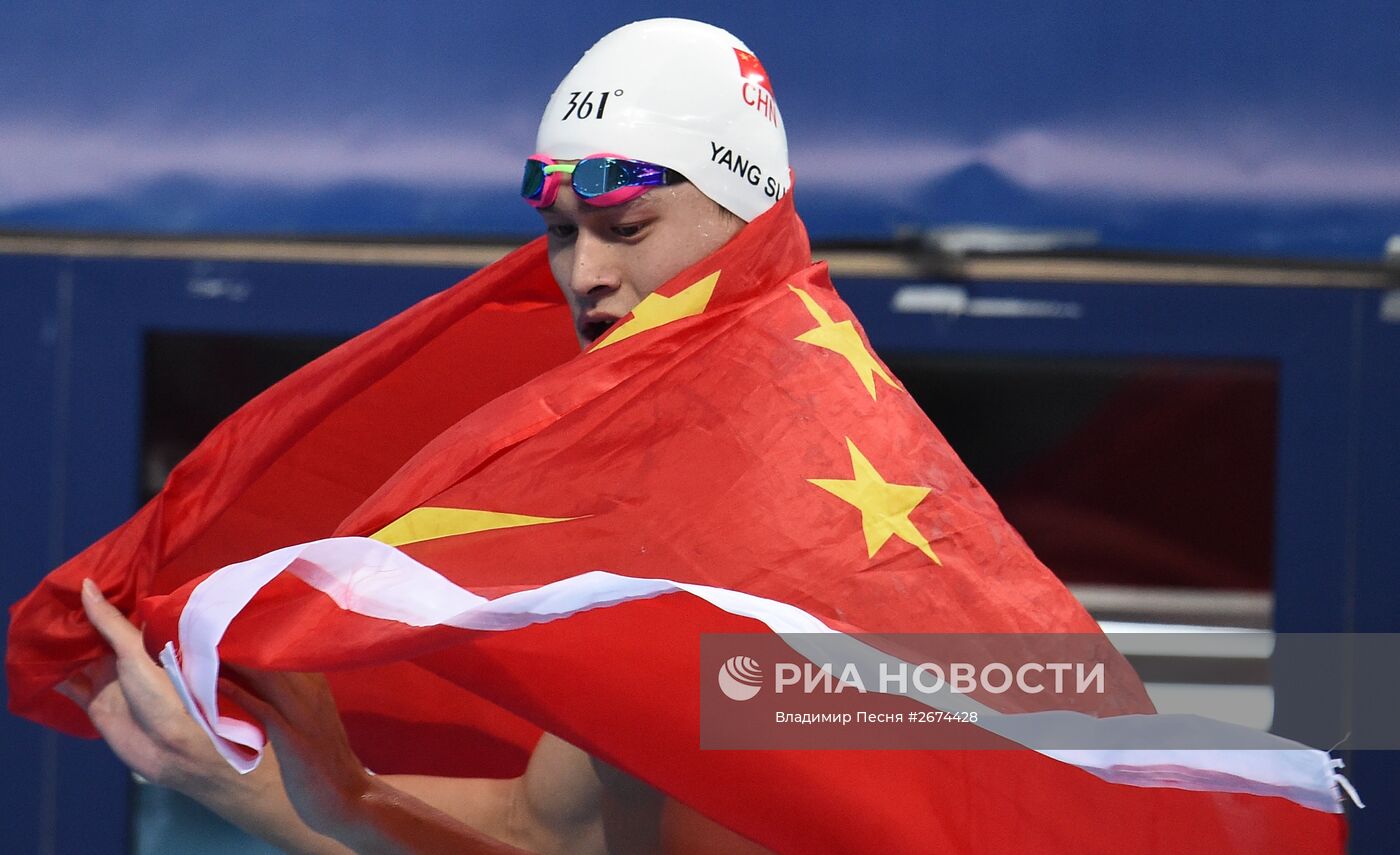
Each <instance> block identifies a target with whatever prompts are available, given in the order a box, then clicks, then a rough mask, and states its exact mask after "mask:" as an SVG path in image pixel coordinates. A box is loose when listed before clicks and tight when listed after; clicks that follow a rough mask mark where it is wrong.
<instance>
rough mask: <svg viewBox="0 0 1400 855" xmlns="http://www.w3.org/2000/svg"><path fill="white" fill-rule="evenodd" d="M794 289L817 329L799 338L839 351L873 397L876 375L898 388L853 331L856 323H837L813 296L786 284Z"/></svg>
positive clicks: (799, 339) (834, 351)
mask: <svg viewBox="0 0 1400 855" xmlns="http://www.w3.org/2000/svg"><path fill="white" fill-rule="evenodd" d="M788 288H791V289H792V291H793V293H795V294H796V295H797V296H799V297H801V298H802V302H803V304H804V305H806V306H807V311H809V312H811V313H812V317H813V318H814V319H816V322H817V327H816V329H811V330H808V331H807V332H805V333H803V334H802V335H800V336H798V337H797V340H798V341H801V342H805V343H807V344H815V345H816V346H817V347H824V348H826V349H827V350H830V351H832V352H833V353H839V354H841V355H842V356H844V357H845V358H846V361H847V362H849V363H851V368H852V369H854V370H855V372H856V376H858V377H860V382H862V383H864V384H865V391H867V392H869V393H870V397H871V398H872V399H874V398H875V375H877V374H878V375H879V376H880V379H881V380H884V381H885V382H886V383H888V384H889V385H890V386H893V387H894V388H896V389H898V388H899V386H898V384H896V383H895V382H894V378H893V377H891V376H890V375H889V372H888V371H886V370H885V367H884V366H883V365H881V364H880V362H879V360H877V359H876V358H875V356H874V355H873V354H871V352H870V350H869V349H868V348H866V346H865V342H863V341H861V338H860V333H858V332H856V327H855V324H853V323H851V322H850V321H841V322H840V323H837V322H836V321H833V320H832V319H831V315H828V314H827V313H826V309H823V308H822V307H821V306H819V305H818V304H817V301H816V300H813V299H812V295H810V294H808V293H807V292H806V291H803V290H802V289H801V288H794V287H793V286H791V285H789V286H788Z"/></svg>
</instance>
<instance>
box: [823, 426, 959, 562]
mask: <svg viewBox="0 0 1400 855" xmlns="http://www.w3.org/2000/svg"><path fill="white" fill-rule="evenodd" d="M846 447H847V448H848V449H849V450H850V452H851V469H852V470H853V472H854V475H855V477H854V478H853V479H852V480H850V481H840V480H835V479H830V478H809V479H807V480H808V481H810V482H811V483H813V484H816V485H817V486H818V487H821V488H822V489H823V490H825V491H827V492H828V493H831V494H832V495H833V496H836V497H838V498H840V499H842V500H843V501H846V502H849V503H850V504H852V505H855V506H856V508H858V509H859V510H860V525H861V528H863V529H864V530H865V548H866V550H867V551H868V555H867V557H869V558H874V557H875V553H876V552H879V551H880V547H882V546H884V545H885V543H886V542H888V541H889V539H890V538H891V537H898V538H899V539H900V540H902V541H904V542H905V543H907V544H909V545H911V546H914V547H917V548H918V550H919V551H920V552H922V553H923V554H925V555H927V556H928V557H929V558H931V559H933V563H934V564H937V565H939V566H942V564H943V562H942V561H940V560H938V556H937V555H935V554H934V552H933V548H932V547H930V546H929V544H928V538H926V537H924V536H923V535H922V534H920V533H919V529H918V528H917V527H916V526H915V525H914V523H913V522H911V521H910V520H909V514H910V513H911V512H912V511H913V510H914V509H915V508H916V507H918V506H919V503H920V502H922V501H923V500H924V497H925V496H927V495H928V494H929V493H930V492H932V490H933V488H931V487H911V486H906V485H904V484H891V483H889V482H888V481H886V480H885V479H884V478H882V477H880V473H879V472H876V471H875V467H874V466H871V465H870V461H869V460H867V459H866V458H865V455H864V454H861V452H860V449H859V448H856V444H855V443H854V442H852V441H851V439H850V437H847V438H846Z"/></svg>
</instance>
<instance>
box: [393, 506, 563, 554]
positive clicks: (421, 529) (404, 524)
mask: <svg viewBox="0 0 1400 855" xmlns="http://www.w3.org/2000/svg"><path fill="white" fill-rule="evenodd" d="M577 519H583V518H582V517H531V516H526V515H524V514H503V513H499V512H497V511H477V510H472V509H471V508H414V509H413V510H411V511H409V512H408V513H406V514H404V515H403V516H401V517H399V518H398V519H396V520H394V521H393V522H391V523H389V524H388V525H386V526H384V527H383V528H381V529H380V530H379V531H377V532H375V533H374V534H372V535H370V538H371V539H373V540H377V541H380V542H381V543H386V544H388V545H389V546H403V545H404V544H407V543H419V542H421V541H424V540H437V539H438V538H440V537H452V536H453V535H457V534H475V533H476V532H479V531H493V530H495V529H499V528H518V527H520V526H526V525H545V524H547V523H558V522H568V521H569V520H577Z"/></svg>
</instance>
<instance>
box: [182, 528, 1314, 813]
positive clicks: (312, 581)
mask: <svg viewBox="0 0 1400 855" xmlns="http://www.w3.org/2000/svg"><path fill="white" fill-rule="evenodd" d="M284 571H285V572H290V573H292V574H294V575H295V576H297V577H298V578H300V579H302V580H303V581H305V582H306V583H307V584H309V585H311V586H312V587H314V588H316V589H318V590H320V591H323V592H324V593H326V594H327V595H328V596H330V597H331V599H332V600H334V601H335V603H336V604H337V605H339V606H340V607H341V608H342V609H345V610H347V611H352V612H355V613H357V614H361V615H365V616H368V617H374V618H380V619H385V620H394V621H398V622H400V623H404V624H407V625H409V626H436V625H446V626H454V627H459V628H462V629H474V630H510V629H518V628H520V627H524V626H528V625H530V624H534V623H541V622H545V621H550V620H557V619H559V618H564V617H568V616H569V615H572V614H576V613H578V612H581V611H584V610H587V609H593V608H600V607H606V606H610V605H615V604H617V603H623V602H628V601H631V600H639V599H646V598H650V597H655V596H659V595H661V594H669V593H677V592H685V593H689V594H692V595H693V596H696V597H699V598H700V599H702V600H705V601H706V602H708V603H710V604H711V605H713V606H715V607H716V608H719V609H722V610H724V611H726V612H729V613H731V614H735V615H740V616H743V617H749V618H754V619H756V620H759V621H762V622H763V623H764V624H766V625H767V626H768V627H769V628H770V629H772V630H773V631H774V632H776V633H783V634H784V640H785V641H786V642H787V643H788V644H789V645H790V646H792V647H793V648H794V649H795V650H797V652H798V653H800V654H802V655H803V656H805V657H807V658H808V659H810V660H812V661H814V662H855V663H857V664H858V667H860V668H862V669H864V668H871V669H875V668H877V667H878V665H879V663H880V662H881V661H885V662H891V663H892V662H897V661H898V660H896V659H894V658H893V657H891V656H890V655H889V654H886V653H884V652H883V651H879V650H876V649H874V648H871V647H869V646H868V645H865V644H863V643H862V642H860V641H859V640H858V639H855V638H853V637H851V636H848V635H845V634H844V633H840V632H837V631H836V630H833V629H831V628H830V627H828V626H826V624H824V623H822V622H821V621H820V620H819V619H817V618H816V617H814V616H813V615H811V614H809V613H807V612H805V611H803V610H801V609H798V608H796V607H794V606H791V605H788V604H786V603H781V602H778V601H775V600H770V599H765V598H763V597H757V596H754V595H752V594H746V593H743V592H741V591H733V590H729V589H725V588H715V587H710V586H707V585H693V584H687V583H684V582H673V581H670V580H666V579H643V578H636V577H630V576H619V575H617V574H614V573H607V572H604V571H596V570H595V571H592V572H588V573H583V574H580V575H577V576H571V577H569V578H566V579H561V580H559V581H557V582H552V583H550V584H547V585H543V586H540V587H538V588H533V589H531V590H527V591H520V592H517V593H512V594H507V595H505V596H502V597H498V598H496V599H492V600H488V599H486V598H484V597H480V596H478V595H476V594H473V593H472V592H470V591H467V590H466V589H464V588H461V587H460V586H458V585H456V584H454V583H453V582H451V581H450V580H448V579H447V578H445V577H444V576H442V575H441V574H440V573H438V572H437V571H435V570H433V569H432V568H430V567H427V566H425V565H423V564H420V563H418V562H417V561H415V560H413V559H412V558H410V557H409V556H408V555H406V554H404V553H403V552H401V551H399V550H398V549H395V548H394V547H391V546H386V545H385V544H383V543H380V542H379V541H376V540H370V539H369V538H361V537H344V538H328V539H326V540H317V541H312V542H310V543H304V544H300V545H297V546H290V547H286V548H284V549H279V550H276V551H274V552H269V553H267V554H266V555H262V556H260V557H258V558H254V559H252V560H250V561H245V562H242V563H239V564H232V565H229V566H228V567H225V568H223V569H222V570H219V571H218V572H216V573H213V574H211V575H210V576H209V577H208V578H207V579H205V580H204V581H203V582H202V583H200V584H199V585H198V586H196V588H195V590H194V591H193V592H192V593H191V595H190V599H189V602H188V603H187V605H186V607H185V610H184V612H183V613H182V614H181V615H180V621H179V627H178V632H179V652H178V656H177V654H176V651H175V650H174V648H173V647H172V646H170V645H167V647H166V649H165V650H164V651H162V654H161V661H162V663H163V664H164V665H165V667H166V671H167V673H169V674H170V677H171V679H172V680H173V681H174V682H175V685H176V689H177V691H178V692H179V694H180V696H181V698H182V699H184V701H185V704H186V706H187V707H188V708H189V709H190V712H191V713H192V714H193V715H194V717H195V718H196V720H198V721H199V722H200V725H201V726H202V727H203V728H204V729H205V731H206V732H207V733H208V734H209V735H210V737H211V739H213V741H214V744H215V746H216V747H217V748H218V750H219V753H220V754H222V755H223V756H224V757H225V758H226V759H227V760H228V761H229V763H230V764H231V765H233V766H234V767H235V768H236V769H238V770H239V771H241V772H247V771H250V770H252V769H253V768H254V767H256V766H257V762H258V759H259V757H260V756H261V753H262V749H263V745H264V738H263V735H262V734H261V733H260V732H259V731H258V730H257V728H255V727H253V726H251V725H249V724H247V723H245V722H242V721H239V720H237V719H233V718H228V717H224V716H220V715H219V711H218V691H217V681H218V669H219V653H218V645H219V642H220V641H221V640H222V639H223V637H224V634H225V632H226V631H227V629H228V626H229V624H230V623H231V622H232V621H233V619H234V617H235V616H236V615H237V614H238V613H239V612H240V611H241V610H242V609H243V608H244V607H245V606H246V605H247V604H248V603H249V602H250V601H251V600H252V599H253V597H254V596H255V595H256V594H257V592H258V591H259V590H261V589H262V588H263V587H264V586H265V585H267V584H268V583H269V582H271V581H272V580H273V579H274V578H276V577H277V575H278V574H280V573H282V572H284ZM794 633H796V634H802V635H797V636H795V637H791V636H789V635H787V634H794ZM808 634H811V635H808ZM816 634H821V635H816ZM871 673H874V671H873V670H872V671H871ZM879 684H880V683H879V681H867V683H866V685H879ZM908 696H909V697H911V698H914V699H916V700H919V701H921V702H923V703H928V704H930V705H933V701H934V700H936V701H937V704H936V706H937V708H939V709H943V710H947V711H959V710H975V711H977V712H978V714H979V717H978V726H979V727H983V728H984V729H987V730H990V731H992V732H995V733H998V734H999V735H1002V736H1004V737H1006V738H1008V739H1012V740H1013V741H1017V742H1019V743H1021V744H1028V743H1031V742H1036V741H1038V742H1044V741H1045V738H1046V734H1048V733H1057V734H1060V735H1062V736H1063V737H1064V738H1065V739H1067V740H1071V744H1107V745H1151V744H1154V743H1153V742H1152V741H1151V740H1152V738H1153V734H1157V733H1160V732H1162V729H1164V728H1165V729H1167V730H1168V731H1170V732H1173V733H1176V734H1180V733H1183V732H1186V733H1189V734H1190V735H1191V737H1192V741H1191V743H1190V744H1193V745H1196V744H1201V745H1209V744H1212V742H1210V741H1196V740H1211V739H1213V740H1215V741H1217V742H1219V743H1220V744H1222V745H1230V746H1234V747H1235V749H1236V750H1229V749H1209V750H1201V749H1180V750H1179V749H1156V748H1129V749H1118V750H1081V749H1073V750H1067V749H1040V748H1034V749H1033V750H1037V751H1039V752H1040V753H1042V754H1044V755H1045V756H1047V757H1052V758H1054V759H1056V760H1059V761H1061V762H1064V763H1069V764H1072V765H1075V766H1078V767H1079V768H1081V769H1084V770H1085V771H1088V772H1090V773H1092V774H1094V775H1096V776H1098V777H1100V778H1102V779H1104V780H1106V781H1111V782H1114V783H1121V784H1131V785H1135V786H1153V787H1176V788H1180V789H1188V790H1199V791H1215V792H1244V793H1254V794H1259V795H1273V796H1281V797H1283V798H1287V799H1290V800H1292V801H1294V802H1296V803H1298V804H1301V805H1304V806H1306V807H1309V808H1313V809H1315V810H1321V811H1327V812H1331V813H1340V812H1341V810H1342V808H1341V795H1340V792H1339V790H1338V779H1340V775H1338V774H1337V773H1336V771H1335V769H1336V765H1337V763H1336V761H1334V760H1332V758H1331V757H1330V756H1329V755H1328V754H1327V753H1326V752H1323V751H1318V750H1315V749H1311V748H1307V747H1306V746H1303V745H1300V744H1299V743H1296V742H1292V741H1289V740H1286V739H1282V738H1280V737H1276V736H1273V735H1271V734H1267V733H1262V732H1258V731H1249V730H1248V729H1246V728H1240V727H1238V726H1236V725H1227V724H1223V723H1221V722H1215V721H1211V720H1208V719H1203V718H1200V717H1197V716H1175V715H1157V716H1117V717H1111V718H1104V719H1098V718H1093V717H1092V716H1087V715H1084V714H1081V713H1070V712H1048V713H1022V714H1015V715H1004V714H1000V713H997V712H996V711H994V710H992V709H990V708H987V707H985V706H982V705H981V704H978V703H977V702H976V701H974V700H972V699H971V698H969V697H968V696H966V695H960V694H951V693H946V692H944V693H939V694H937V695H934V696H929V695H923V694H915V693H910V694H909V695H908ZM1032 734H1033V735H1034V739H1032ZM1018 737H1019V738H1018ZM1241 745H1256V746H1257V747H1256V748H1250V749H1240V748H1239V746H1241Z"/></svg>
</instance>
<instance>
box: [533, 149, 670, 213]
mask: <svg viewBox="0 0 1400 855" xmlns="http://www.w3.org/2000/svg"><path fill="white" fill-rule="evenodd" d="M565 175H567V176H569V185H570V186H571V187H572V188H573V190H574V193H576V194H578V196H579V198H581V199H583V200H584V201H586V202H587V203H588V204H590V205H597V206H600V207H603V206H608V205H621V204H622V203H623V202H630V201H632V200H633V199H635V198H637V197H638V196H640V195H642V194H643V193H645V192H646V191H647V190H650V189H651V188H652V187H659V186H661V185H663V184H674V183H676V182H677V181H678V180H679V179H680V175H679V174H678V173H676V172H674V171H672V170H670V169H667V168H666V167H664V166H657V165H656V164H654V163H647V162H646V161H644V160H630V159H628V158H625V157H622V156H620V155H616V154H590V155H589V156H588V157H585V158H583V159H582V160H579V161H576V162H574V163H557V162H555V161H554V159H553V158H549V157H545V156H544V155H542V154H532V155H530V157H529V158H528V159H527V160H526V161H525V177H524V179H523V180H522V181H521V182H520V195H521V196H522V197H524V199H525V201H526V202H528V203H529V204H531V205H533V206H534V207H536V208H548V207H549V206H550V205H553V204H554V199H555V197H556V196H558V195H559V185H560V183H561V182H563V180H564V176H565Z"/></svg>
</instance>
